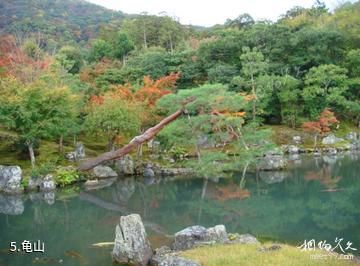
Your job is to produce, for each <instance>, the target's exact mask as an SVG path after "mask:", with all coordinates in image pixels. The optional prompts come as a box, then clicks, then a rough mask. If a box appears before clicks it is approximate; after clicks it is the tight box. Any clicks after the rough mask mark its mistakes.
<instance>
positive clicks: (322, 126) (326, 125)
mask: <svg viewBox="0 0 360 266" xmlns="http://www.w3.org/2000/svg"><path fill="white" fill-rule="evenodd" d="M337 123H339V121H338V120H337V119H336V117H335V115H334V113H333V112H332V111H331V110H330V109H329V108H325V109H324V111H323V112H322V113H321V114H320V118H319V120H318V121H310V122H305V123H303V125H302V127H303V129H304V130H305V131H308V132H312V133H315V134H318V135H321V136H323V135H324V134H326V133H327V132H329V131H331V128H330V127H331V126H332V125H334V124H337Z"/></svg>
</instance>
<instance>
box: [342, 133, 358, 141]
mask: <svg viewBox="0 0 360 266" xmlns="http://www.w3.org/2000/svg"><path fill="white" fill-rule="evenodd" d="M345 139H346V140H348V141H350V142H353V141H356V140H357V139H358V134H357V133H356V132H350V133H348V134H346V136H345Z"/></svg>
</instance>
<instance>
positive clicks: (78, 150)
mask: <svg viewBox="0 0 360 266" xmlns="http://www.w3.org/2000/svg"><path fill="white" fill-rule="evenodd" d="M74 152H75V159H76V160H81V159H84V158H85V156H86V154H85V146H84V144H82V143H81V142H78V143H76V146H75V151H74Z"/></svg>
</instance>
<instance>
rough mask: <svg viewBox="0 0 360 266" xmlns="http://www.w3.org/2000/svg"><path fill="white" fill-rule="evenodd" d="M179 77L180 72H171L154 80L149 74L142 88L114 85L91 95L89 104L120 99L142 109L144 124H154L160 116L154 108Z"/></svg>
mask: <svg viewBox="0 0 360 266" xmlns="http://www.w3.org/2000/svg"><path fill="white" fill-rule="evenodd" d="M179 77H180V74H179V73H171V74H170V75H168V76H165V77H162V78H160V79H158V80H152V79H151V78H150V77H149V76H145V77H144V85H143V86H142V87H141V88H140V89H137V90H136V89H135V88H133V87H132V86H131V84H125V85H121V86H114V87H112V90H110V91H108V92H106V93H105V94H103V95H100V96H96V95H93V96H91V98H90V101H89V104H90V105H101V104H103V103H104V101H105V100H106V99H111V100H120V101H123V102H126V103H127V104H128V105H131V106H134V108H136V109H137V110H142V111H141V112H140V115H141V117H140V120H141V121H142V124H143V125H147V124H152V123H153V122H155V120H158V117H157V116H156V115H155V114H154V113H153V112H152V108H153V107H154V106H155V104H156V102H157V101H158V100H159V99H160V98H161V97H162V96H164V95H166V94H169V93H172V89H174V88H175V87H176V81H177V80H178V78H179ZM85 78H86V77H85Z"/></svg>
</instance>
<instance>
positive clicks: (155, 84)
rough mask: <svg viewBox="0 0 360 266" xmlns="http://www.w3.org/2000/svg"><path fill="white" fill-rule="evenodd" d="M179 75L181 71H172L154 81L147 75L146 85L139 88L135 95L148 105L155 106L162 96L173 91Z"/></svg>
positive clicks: (145, 78)
mask: <svg viewBox="0 0 360 266" xmlns="http://www.w3.org/2000/svg"><path fill="white" fill-rule="evenodd" d="M179 77H180V74H179V73H171V74H170V75H168V76H165V77H162V78H160V79H158V80H156V81H154V80H152V79H151V78H150V77H149V76H145V77H144V86H143V87H142V88H141V89H139V90H137V91H136V92H135V94H134V96H135V98H136V99H137V100H138V101H141V102H145V103H146V104H147V105H148V106H154V105H155V103H156V101H157V100H159V99H160V98H161V97H162V96H164V95H166V94H170V93H171V92H172V89H174V88H175V87H176V86H175V85H176V81H177V80H178V79H179Z"/></svg>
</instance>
